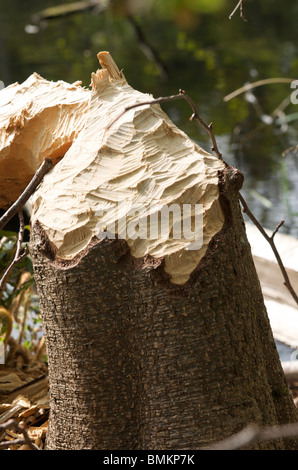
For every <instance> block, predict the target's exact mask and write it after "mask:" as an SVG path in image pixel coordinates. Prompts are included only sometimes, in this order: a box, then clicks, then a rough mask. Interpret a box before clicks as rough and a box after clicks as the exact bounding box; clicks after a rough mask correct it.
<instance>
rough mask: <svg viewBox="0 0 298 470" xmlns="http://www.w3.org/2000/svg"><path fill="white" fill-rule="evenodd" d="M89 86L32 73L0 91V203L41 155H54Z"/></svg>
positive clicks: (77, 126)
mask: <svg viewBox="0 0 298 470" xmlns="http://www.w3.org/2000/svg"><path fill="white" fill-rule="evenodd" d="M89 100H90V91H89V90H87V89H84V88H82V87H81V86H80V82H77V83H74V84H72V85H71V84H69V83H66V82H63V81H58V82H52V81H48V80H45V79H44V78H42V77H41V76H40V75H38V74H37V73H33V74H32V75H31V76H30V77H29V78H28V79H27V80H26V81H25V82H23V83H22V84H19V83H14V84H12V85H9V86H8V87H6V88H4V89H3V90H1V91H0V207H1V208H3V209H6V208H7V207H9V206H10V205H11V204H12V203H13V202H14V201H15V200H16V199H17V198H18V197H19V195H20V194H21V192H22V191H23V190H24V188H25V187H26V185H27V184H28V183H29V181H30V179H31V178H32V177H33V175H34V173H35V172H36V170H37V168H38V167H39V166H40V164H41V162H42V161H43V160H44V159H45V158H46V157H50V158H53V159H54V161H58V160H59V159H60V158H61V157H63V155H64V154H65V152H66V151H67V150H68V149H69V147H70V146H71V144H72V142H73V141H74V139H75V138H76V137H77V135H78V133H79V132H80V130H81V129H82V127H83V126H84V123H85V119H84V116H85V113H86V110H87V109H88V107H89Z"/></svg>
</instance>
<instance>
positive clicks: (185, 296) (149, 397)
mask: <svg viewBox="0 0 298 470" xmlns="http://www.w3.org/2000/svg"><path fill="white" fill-rule="evenodd" d="M242 180H243V177H242V174H241V173H240V172H237V171H236V170H234V169H229V168H227V169H226V170H224V172H222V174H221V176H220V191H221V204H222V207H223V209H224V213H225V224H224V227H223V229H222V230H221V232H220V233H219V234H217V235H216V236H215V237H214V238H213V240H212V241H211V243H210V245H209V247H208V251H207V253H206V255H205V256H204V258H203V259H202V261H201V262H200V263H199V265H198V267H197V268H196V270H195V271H194V272H193V273H192V276H191V279H190V280H189V281H188V282H187V284H185V285H184V286H181V287H179V286H177V285H176V286H175V285H173V284H171V283H170V282H169V280H168V279H167V276H166V274H165V272H164V270H163V260H162V259H159V260H156V259H152V258H150V257H146V258H143V259H134V258H133V257H132V256H131V255H130V252H129V248H128V246H127V244H126V242H125V241H124V240H98V239H96V240H93V242H92V243H91V244H90V246H89V247H88V249H87V250H85V251H84V252H83V253H81V254H80V256H79V257H78V258H77V259H75V260H73V261H72V262H71V263H61V262H59V261H58V260H56V259H55V257H54V251H53V250H52V248H51V245H50V243H49V241H48V240H47V237H46V234H45V233H44V231H43V229H42V228H41V226H40V225H39V224H38V223H36V224H35V225H34V226H33V227H32V230H31V242H30V243H31V246H30V251H31V255H32V259H33V264H34V271H35V279H36V284H37V289H38V294H39V299H40V308H41V312H42V318H43V327H44V334H45V339H46V345H47V354H48V364H49V382H50V402H51V414H50V424H49V431H48V436H47V448H48V449H62V450H63V449H65V450H69V449H113V450H121V449H122V450H123V449H125V450H126V449H128V450H131V449H145V450H146V449H151V450H154V449H155V450H171V449H172V450H173V449H185V450H187V449H198V448H200V447H204V446H207V445H209V444H212V443H215V442H217V441H219V440H221V439H224V438H226V437H228V436H230V435H232V434H233V433H236V432H238V431H240V430H241V429H243V428H244V427H245V426H246V425H248V424H250V423H256V424H258V425H260V426H271V425H276V424H282V423H290V422H293V421H296V420H297V413H296V408H295V406H294V403H293V399H292V396H291V393H290V391H289V389H288V387H287V384H286V381H285V377H284V374H283V370H282V367H281V364H280V360H279V357H278V353H277V350H276V346H275V343H274V339H273V336H272V332H271V329H270V325H269V321H268V317H267V312H266V309H265V306H264V302H263V297H262V292H261V288H260V283H259V280H258V277H257V274H256V270H255V267H254V263H253V259H252V255H251V250H250V246H249V243H248V241H247V238H246V233H245V226H244V222H243V218H242V214H241V210H240V206H239V203H238V197H237V195H238V190H239V188H240V187H241V184H242ZM288 448H289V449H297V448H298V446H297V441H296V439H287V440H282V439H280V440H275V441H266V442H260V443H254V444H252V445H251V446H250V447H249V449H288Z"/></svg>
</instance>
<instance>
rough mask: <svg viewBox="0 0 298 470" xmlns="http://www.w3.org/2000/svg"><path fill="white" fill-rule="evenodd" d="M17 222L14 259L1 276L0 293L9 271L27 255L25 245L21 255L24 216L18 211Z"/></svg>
mask: <svg viewBox="0 0 298 470" xmlns="http://www.w3.org/2000/svg"><path fill="white" fill-rule="evenodd" d="M19 220H20V229H19V235H18V240H17V248H16V252H15V255H14V258H13V260H12V262H11V263H10V265H9V266H8V268H7V269H6V271H5V273H4V274H3V276H2V277H1V279H0V292H1V291H2V290H3V289H4V286H5V282H6V279H7V277H8V275H9V273H10V271H11V270H12V268H13V267H14V266H15V264H17V263H18V262H19V261H21V259H23V258H24V257H25V256H26V255H27V253H28V246H27V245H26V248H25V251H24V253H22V254H21V250H22V243H23V238H24V231H25V227H24V216H23V212H22V211H19Z"/></svg>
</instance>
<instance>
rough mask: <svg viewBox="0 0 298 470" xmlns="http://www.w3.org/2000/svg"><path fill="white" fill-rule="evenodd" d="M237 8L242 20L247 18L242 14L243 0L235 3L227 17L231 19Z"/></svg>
mask: <svg viewBox="0 0 298 470" xmlns="http://www.w3.org/2000/svg"><path fill="white" fill-rule="evenodd" d="M238 8H239V9H240V18H242V19H243V21H247V19H246V18H245V16H244V14H243V0H240V1H239V2H238V3H237V5H236V6H235V8H234V10H233V11H232V13H231V14H230V15H229V19H230V20H231V19H232V16H233V15H234V14H235V13H236V11H237V10H238Z"/></svg>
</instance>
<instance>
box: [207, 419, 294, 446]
mask: <svg viewBox="0 0 298 470" xmlns="http://www.w3.org/2000/svg"><path fill="white" fill-rule="evenodd" d="M297 435H298V423H290V424H282V425H278V426H268V427H265V428H260V427H259V426H257V425H249V426H247V427H245V428H244V429H242V431H240V432H238V433H236V434H234V435H232V436H230V437H228V438H227V439H224V440H223V441H221V442H218V443H216V444H213V445H211V446H208V447H205V448H204V450H236V449H240V448H243V447H245V446H248V445H249V444H252V443H253V442H264V441H268V440H273V439H285V438H289V437H294V436H297Z"/></svg>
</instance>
